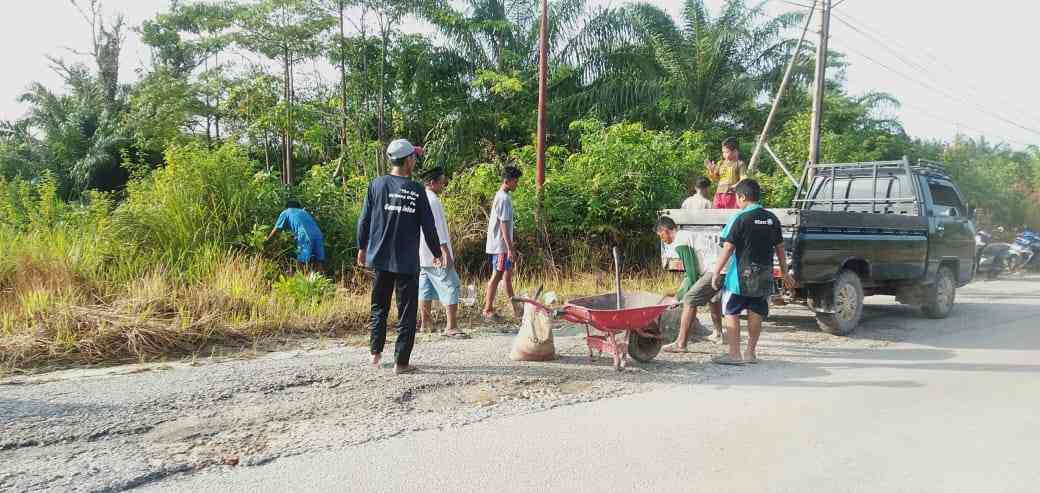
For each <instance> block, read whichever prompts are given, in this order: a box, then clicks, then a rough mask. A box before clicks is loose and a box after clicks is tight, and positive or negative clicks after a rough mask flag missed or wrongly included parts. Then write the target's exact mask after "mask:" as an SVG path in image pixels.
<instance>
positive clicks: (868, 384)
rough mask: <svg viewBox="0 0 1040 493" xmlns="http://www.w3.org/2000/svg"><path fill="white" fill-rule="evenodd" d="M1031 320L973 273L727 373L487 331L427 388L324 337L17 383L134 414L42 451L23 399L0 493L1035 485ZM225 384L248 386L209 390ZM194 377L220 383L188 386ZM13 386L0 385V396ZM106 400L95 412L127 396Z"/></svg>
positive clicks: (57, 427)
mask: <svg viewBox="0 0 1040 493" xmlns="http://www.w3.org/2000/svg"><path fill="white" fill-rule="evenodd" d="M1038 320H1040V278H1024V279H1015V280H1001V281H996V282H988V283H978V284H973V285H971V286H969V287H968V288H966V289H964V290H962V291H960V292H959V298H958V305H957V308H956V309H955V311H954V313H953V315H952V316H951V318H949V319H946V320H940V321H933V320H927V319H923V318H921V317H920V316H918V315H916V313H915V311H914V310H913V309H911V308H909V307H905V306H900V305H895V304H892V301H891V298H884V297H882V298H878V299H877V300H873V301H872V302H871V304H870V306H868V308H867V310H866V312H865V320H864V325H863V327H862V328H861V329H860V330H859V331H857V333H856V335H855V336H853V337H851V338H839V337H832V336H828V335H826V334H822V333H820V332H818V331H816V330H814V329H813V328H812V322H811V319H810V318H808V314H807V313H806V312H804V311H802V310H801V309H795V308H791V309H784V310H778V314H777V316H776V317H774V319H773V321H772V323H771V324H770V326H769V327H768V329H767V330H768V332H767V334H766V335H765V336H764V342H763V347H762V349H761V350H760V357H761V358H762V359H763V360H764V361H763V362H762V363H761V364H759V365H757V366H746V367H741V368H719V367H715V366H712V365H709V364H705V363H704V360H705V359H706V358H707V357H709V356H710V354H711V352H713V351H715V350H717V348H716V347H711V346H709V345H706V344H702V345H698V346H697V349H698V351H700V352H698V353H694V354H691V355H679V356H672V355H668V356H666V357H663V358H661V361H658V362H655V363H654V364H652V365H647V366H646V367H644V368H643V369H642V370H635V371H632V372H628V373H627V374H623V375H615V374H614V373H613V371H612V370H610V369H609V367H608V366H606V365H605V364H600V365H589V364H587V363H585V362H584V361H580V359H581V358H579V357H578V355H579V354H580V346H579V345H577V344H574V341H572V340H570V339H568V338H564V339H561V340H560V341H559V342H560V344H558V346H560V351H561V353H564V355H565V356H566V355H568V354H572V356H566V357H565V358H563V361H561V362H557V363H553V364H540V363H539V364H535V365H530V364H516V363H509V362H500V363H498V366H490V365H491V363H486V365H488V366H482V367H473V366H471V365H473V364H475V363H466V361H465V358H469V357H473V358H480V357H482V356H480V355H481V354H484V353H487V352H488V351H491V353H493V354H494V355H495V361H500V360H501V358H500V356H501V352H500V351H498V350H494V351H492V350H491V349H489V348H492V347H499V346H501V345H502V344H503V338H502V337H486V338H480V339H477V340H474V341H461V342H445V343H443V344H430V345H428V346H421V348H422V351H423V353H422V354H423V355H424V356H425V357H426V358H427V360H428V361H429V360H433V359H434V358H448V359H451V358H454V359H456V360H461V361H462V362H461V364H459V365H445V366H443V367H442V366H433V368H431V369H430V372H429V373H430V374H427V375H425V376H423V377H421V378H423V379H429V380H401V379H400V378H395V377H391V376H388V375H383V374H381V375H378V376H375V377H365V378H367V379H368V380H365V381H364V382H367V383H363V384H362V385H360V386H353V387H352V386H351V384H350V383H349V382H344V381H341V380H335V377H334V375H336V374H337V372H345V371H350V370H349V368H355V366H356V365H354V364H353V363H351V364H350V365H349V367H347V366H343V367H340V366H336V364H340V365H342V360H343V359H344V357H345V355H350V356H356V355H355V353H354V352H351V351H355V350H347V349H336V350H333V351H331V352H330V353H329V354H321V355H303V356H300V357H296V358H288V359H272V360H257V361H250V362H229V363H222V364H219V365H212V366H209V367H205V366H204V367H198V368H174V369H171V370H168V371H163V372H144V373H135V374H130V375H114V376H107V377H96V378H91V379H85V380H80V379H76V380H72V381H57V382H47V383H25V384H23V385H18V386H12V387H11V388H13V389H16V390H17V391H22V392H29V391H31V392H33V393H35V394H36V395H37V397H36V399H35V401H37V402H39V401H48V402H53V400H55V399H58V397H49V398H48V397H46V396H50V395H64V396H66V397H65V398H67V396H68V395H69V394H71V395H72V396H74V397H75V398H77V399H80V400H82V399H85V398H86V396H85V395H83V394H82V393H81V391H80V390H77V389H78V388H81V387H83V386H85V385H86V386H90V385H94V386H98V385H103V386H104V387H105V388H109V389H117V390H118V389H124V388H131V387H134V386H136V387H137V388H139V389H141V390H140V391H139V392H140V393H141V394H143V396H141V397H140V399H139V400H140V402H145V403H146V404H150V405H148V406H138V407H132V409H133V410H134V411H136V412H138V413H142V414H143V416H142V417H140V418H134V419H128V418H126V417H123V418H119V419H117V420H116V421H112V423H113V424H112V425H110V426H109V427H108V428H105V429H106V430H108V433H107V434H95V435H89V436H87V437H86V438H84V437H82V436H80V435H73V436H70V438H68V439H67V443H66V442H61V441H59V442H57V443H55V440H59V439H60V438H61V436H62V433H68V432H67V431H62V430H64V429H63V428H61V426H62V425H63V422H62V421H60V420H59V421H54V419H55V418H48V419H49V421H44V423H46V424H48V425H49V427H50V428H53V429H52V430H50V431H48V430H46V429H44V428H42V427H41V428H40V429H39V431H40V432H41V434H42V435H46V436H51V435H53V439H49V440H43V441H41V444H38V445H34V444H31V443H28V442H27V441H26V440H27V439H26V438H24V436H25V435H19V433H22V434H24V433H29V432H30V431H31V429H30V428H27V426H28V424H32V423H34V421H33V419H36V420H39V419H40V417H39V416H37V415H36V414H39V413H40V412H41V411H39V410H38V409H39V406H37V407H32V408H30V409H24V408H23V409H22V410H21V415H19V416H20V417H18V418H17V419H15V420H14V424H15V430H16V432H17V433H16V434H15V436H16V437H17V436H22V437H23V438H21V441H20V442H14V441H9V442H8V443H9V444H10V443H14V444H15V445H9V446H7V450H6V451H0V463H4V462H10V463H11V464H13V465H14V467H13V468H12V469H13V470H14V471H15V472H13V473H11V472H8V473H6V476H5V473H4V472H3V470H4V469H5V468H4V467H0V489H3V486H4V485H5V481H6V484H7V485H11V486H13V489H18V490H23V489H56V490H107V491H117V490H121V489H126V488H131V487H140V490H141V491H366V492H367V491H495V492H508V491H518V492H519V491H524V492H530V491H578V492H582V491H589V492H593V491H595V492H601V491H633V490H634V491H721V492H728V491H734V492H738V491H739V492H748V491H790V492H804V491H836V492H837V491H840V492H849V491H885V492H892V491H908V492H909V491H913V492H930V491H986V492H1002V491H1023V492H1026V491H1038V490H1040V467H1036V465H1035V464H1034V462H1035V459H1033V457H1034V456H1035V455H1036V454H1035V451H1034V449H1035V447H1036V444H1040V413H1037V412H1035V410H1036V409H1037V408H1040V379H1038V378H1036V377H1037V376H1038V373H1040V362H1038V360H1040V323H1038ZM465 344H469V345H468V346H466V345H465ZM355 352H356V351H355ZM330 361H331V362H330ZM336 361H338V362H340V363H333V362H336ZM272 367H274V368H278V371H273V370H271V368H272ZM301 368H311V369H315V368H317V369H316V370H313V371H314V372H315V373H314V374H310V373H308V375H311V377H308V378H307V379H304V380H301V383H299V384H298V385H295V386H294V385H292V384H293V382H294V381H289V382H284V381H279V383H278V384H276V385H269V386H268V387H264V388H257V384H256V383H255V378H259V377H253V376H249V377H244V376H242V375H243V374H252V373H254V372H255V373H257V374H261V375H263V374H266V375H267V376H266V377H263V379H262V381H264V382H269V381H271V380H272V379H273V378H274V377H273V376H272V375H274V376H281V377H284V375H285V372H287V371H292V372H296V373H293V374H295V375H298V374H299V373H300V372H302V370H301ZM265 372H266V373H265ZM383 373H386V372H383ZM460 373H462V374H464V375H467V376H466V378H463V379H459V377H458V376H457V375H458V374H460ZM489 375H490V376H489ZM517 375H518V376H517ZM160 377H161V380H159V381H154V379H156V378H160ZM235 378H241V379H242V382H245V383H242V382H239V383H236V384H234V385H230V384H228V385H229V386H227V387H225V386H224V380H225V379H231V380H234V379H235ZM296 378H297V379H299V378H300V377H298V376H297V377H296ZM357 378H358V377H355V376H351V380H350V382H352V381H354V380H357ZM518 378H519V380H518ZM329 379H332V380H329ZM275 380H276V379H275ZM312 380H313V381H312ZM158 382H163V383H165V385H166V387H168V386H169V385H170V383H171V382H176V383H177V385H178V386H182V387H183V389H182V390H179V391H174V390H171V389H168V388H165V387H162V386H159V387H162V388H157V387H156V386H157V385H159V383H158ZM249 382H253V383H249ZM315 382H317V383H315ZM323 382H332V383H323ZM401 382H405V383H401ZM409 382H411V383H409ZM247 383H248V385H251V387H247V388H248V389H251V390H250V392H251V394H250V393H249V392H246V391H243V390H242V388H243V385H247ZM211 387H218V388H219V389H220V390H219V392H217V395H216V397H214V396H213V395H212V394H211V393H206V394H204V395H202V396H199V392H201V390H200V389H202V388H205V389H210V388H211ZM317 387H320V388H317ZM384 387H385V388H384ZM11 388H7V389H5V388H4V387H2V386H0V406H2V405H3V400H4V397H6V395H5V392H6V393H8V394H10V393H11V392H12V391H11V390H10V389H11ZM178 388H180V387H178ZM228 389H230V390H228ZM294 389H295V390H294ZM458 389H463V390H461V391H460V390H458ZM466 389H470V391H467V390H466ZM91 390H94V391H96V390H98V389H97V388H96V387H95V388H92V389H91ZM402 391H403V392H404V393H403V394H401V393H400V392H402ZM163 392H173V393H174V394H175V397H176V398H177V399H178V402H179V400H182V399H183V398H184V395H185V393H191V392H193V393H191V395H194V396H196V397H195V398H196V399H197V400H198V401H199V403H198V405H197V406H195V407H191V406H186V405H181V407H179V408H177V409H173V410H169V411H168V412H167V413H166V414H149V411H147V410H151V409H152V408H153V407H155V406H156V403H167V402H172V401H167V400H163V398H161V397H159V396H160V395H161V394H162V393H163ZM177 392H180V393H177ZM207 392H210V391H209V390H207ZM241 394H249V396H248V398H244V397H242V395H241ZM257 396H259V398H258V397H257ZM379 396H382V398H380V397H379ZM387 396H395V397H393V399H388V398H387ZM48 399H49V400H48ZM366 399H367V400H366ZM131 400H133V399H131ZM354 401H357V402H360V403H361V406H360V407H351V403H352V402H354ZM133 402H138V401H137V400H133ZM292 402H302V403H303V404H304V405H305V407H306V409H310V410H311V411H309V412H307V413H304V412H302V411H300V408H299V407H298V406H295V407H294V405H292V404H290V403H292ZM166 405H168V406H172V404H166ZM106 406H108V407H105V408H103V409H104V410H105V412H107V413H108V414H113V413H112V412H111V411H112V410H117V411H119V412H123V411H124V410H125V409H127V406H128V405H127V404H125V403H123V404H119V403H116V402H109V403H107V404H106ZM160 407H162V406H160ZM206 407H210V408H215V411H214V412H213V413H210V414H207V413H205V412H203V411H201V410H200V409H199V408H206ZM249 409H252V411H249V412H247V410H249ZM286 409H289V410H290V411H287V410H286ZM365 409H368V412H366V411H365ZM0 411H3V408H2V407H0ZM189 411H191V412H189ZM93 412H94V413H95V415H94V416H95V418H94V419H97V420H102V421H103V420H104V419H105V418H103V417H101V416H98V415H97V414H98V413H97V411H93ZM33 413H36V414H33ZM250 413H251V414H250ZM73 414H75V413H73ZM116 414H118V413H116ZM232 415H233V416H235V419H234V420H233V421H228V419H230V418H228V416H232ZM25 416H29V417H25ZM76 416H78V417H77V418H76V419H80V420H82V419H83V416H90V414H89V413H88V414H86V415H83V414H79V415H76ZM333 417H335V419H334V418H333ZM113 419H115V418H113ZM271 421H275V422H276V423H272V422H271ZM37 422H38V421H37ZM117 424H118V425H119V426H121V427H116V428H112V427H113V426H117ZM19 425H21V426H20V427H19ZM261 425H263V426H261ZM238 426H241V427H243V429H244V430H246V431H243V432H242V433H238V434H236V433H235V432H234V428H235V427H238ZM48 434H49V435H48ZM16 439H17V438H16ZM0 441H2V439H0ZM215 443H216V444H217V445H214V444H215ZM218 445H219V446H218ZM177 447H184V448H177ZM200 449H201V450H204V452H198V450H200ZM215 451H216V452H215ZM227 454H233V455H227ZM107 457H115V460H117V461H116V462H111V461H110V462H106V460H108V459H106V458H107ZM140 457H144V458H147V460H138V459H139V458H140ZM199 457H203V458H206V460H200V459H199ZM228 458H230V459H232V460H225V459H228ZM221 463H225V464H238V465H237V466H230V465H220V464H221ZM88 464H89V467H95V468H96V469H97V470H96V471H91V469H89V467H88ZM124 465H125V466H124ZM58 466H60V467H64V468H65V469H64V470H63V469H60V467H58ZM121 467H122V469H121ZM55 471H61V472H60V473H55ZM55 474H57V475H58V476H61V477H57V478H56V477H54V476H55ZM70 477H72V478H80V479H78V480H76V481H67V479H68V478H70Z"/></svg>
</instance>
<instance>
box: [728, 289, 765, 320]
mask: <svg viewBox="0 0 1040 493" xmlns="http://www.w3.org/2000/svg"><path fill="white" fill-rule="evenodd" d="M744 310H747V311H749V312H755V313H757V314H759V315H761V316H762V318H766V317H768V316H769V298H766V297H764V296H763V297H761V298H757V297H756V298H752V297H750V296H741V295H739V294H733V293H731V292H729V291H725V290H723V291H722V313H723V314H726V315H730V316H732V315H740V314H741V313H743V312H744Z"/></svg>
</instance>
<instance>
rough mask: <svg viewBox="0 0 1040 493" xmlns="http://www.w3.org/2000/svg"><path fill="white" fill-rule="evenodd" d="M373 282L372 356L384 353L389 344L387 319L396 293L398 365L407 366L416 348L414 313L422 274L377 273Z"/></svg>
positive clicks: (396, 350)
mask: <svg viewBox="0 0 1040 493" xmlns="http://www.w3.org/2000/svg"><path fill="white" fill-rule="evenodd" d="M375 274H376V278H375V281H374V282H373V283H372V341H371V342H372V347H371V348H372V354H381V353H382V352H383V346H385V345H386V317H387V316H389V315H390V297H391V295H393V293H394V290H395V289H396V290H397V318H398V322H397V344H396V346H395V348H394V356H395V360H394V361H395V362H396V363H397V364H398V365H407V364H408V360H409V359H410V358H411V356H412V346H414V345H415V314H416V310H417V308H418V306H419V274H418V273H415V274H398V273H396V272H387V271H382V270H376V271H375Z"/></svg>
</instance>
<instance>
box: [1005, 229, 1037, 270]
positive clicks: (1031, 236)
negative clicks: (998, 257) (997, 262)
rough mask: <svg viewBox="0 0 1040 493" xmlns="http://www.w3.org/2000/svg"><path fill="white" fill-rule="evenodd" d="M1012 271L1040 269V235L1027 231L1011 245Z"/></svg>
mask: <svg viewBox="0 0 1040 493" xmlns="http://www.w3.org/2000/svg"><path fill="white" fill-rule="evenodd" d="M1009 253H1010V255H1011V265H1012V268H1011V270H1012V271H1019V270H1022V269H1031V270H1036V269H1037V268H1040V255H1038V254H1040V234H1037V233H1036V232H1035V231H1030V230H1028V229H1027V230H1025V231H1023V232H1022V234H1020V235H1018V238H1015V242H1014V243H1012V244H1011V251H1010V252H1009Z"/></svg>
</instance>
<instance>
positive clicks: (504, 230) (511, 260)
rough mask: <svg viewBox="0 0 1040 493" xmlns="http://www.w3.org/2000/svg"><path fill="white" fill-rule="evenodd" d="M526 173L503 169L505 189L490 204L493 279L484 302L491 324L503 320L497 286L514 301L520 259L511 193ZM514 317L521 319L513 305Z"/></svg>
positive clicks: (489, 244)
mask: <svg viewBox="0 0 1040 493" xmlns="http://www.w3.org/2000/svg"><path fill="white" fill-rule="evenodd" d="M521 176H523V173H522V172H521V171H520V168H517V167H515V166H506V167H505V168H503V169H502V185H501V186H500V187H499V188H498V192H497V193H495V200H494V202H492V204H491V214H490V215H489V217H488V229H487V243H486V245H485V249H484V251H485V252H486V253H487V254H488V256H489V257H490V260H491V279H490V280H489V281H488V284H487V296H486V297H485V298H484V311H483V316H484V319H485V320H488V321H498V320H500V317H499V316H498V315H497V314H496V313H495V295H496V294H497V293H498V284H499V283H500V282H503V281H504V282H505V289H506V297H508V298H509V300H510V302H512V300H513V297H514V296H516V295H515V294H514V293H513V266H514V265H516V261H517V259H518V258H519V256H518V255H517V253H516V247H515V246H514V245H513V199H511V198H510V197H509V193H510V192H512V191H513V190H516V187H517V184H519V183H520V177H521ZM513 311H514V314H515V315H516V316H517V318H519V317H520V312H519V311H518V310H517V309H516V306H515V305H514V308H513Z"/></svg>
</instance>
